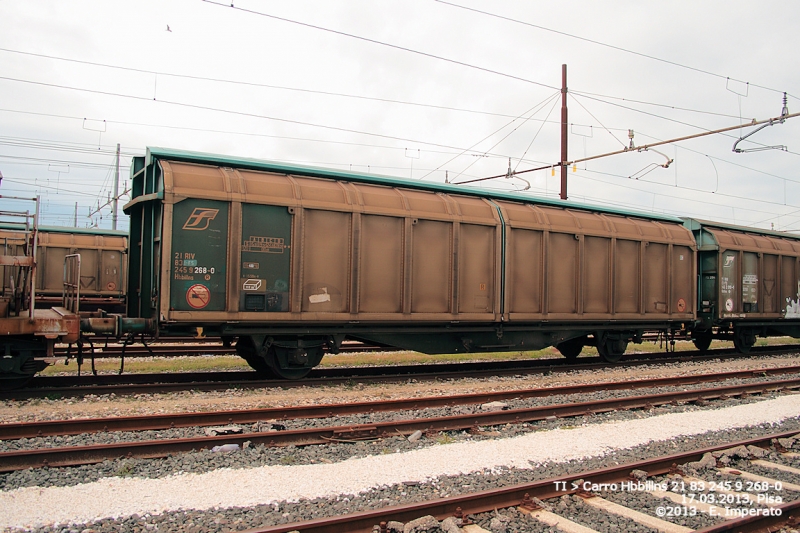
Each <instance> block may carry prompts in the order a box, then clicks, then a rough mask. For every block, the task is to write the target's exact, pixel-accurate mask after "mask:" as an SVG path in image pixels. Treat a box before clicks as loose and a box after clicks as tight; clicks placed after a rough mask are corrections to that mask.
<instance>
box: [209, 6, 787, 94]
mask: <svg viewBox="0 0 800 533" xmlns="http://www.w3.org/2000/svg"><path fill="white" fill-rule="evenodd" d="M204 1H207V0H204ZM436 2H439V3H440V4H444V5H448V6H451V7H456V8H459V9H463V10H465V11H472V12H474V13H480V14H481V15H486V16H488V17H493V18H497V19H500V20H505V21H508V22H513V23H515V24H522V25H523V26H529V27H531V28H536V29H538V30H543V31H548V32H551V33H556V34H558V35H563V36H565V37H570V38H572V39H578V40H580V41H585V42H588V43H592V44H596V45H599V46H604V47H606V48H611V49H613V50H617V51H620V52H626V53H628V54H633V55H636V56H639V57H644V58H647V59H652V60H654V61H660V62H661V63H666V64H668V65H672V66H675V67H680V68H684V69H688V70H692V71H694V72H699V73H701V74H706V75H709V76H714V77H715V78H721V79H724V80H732V81H736V82H739V83H748V84H749V85H750V86H751V87H758V88H759V89H764V90H766V91H772V92H776V93H781V94H783V93H784V91H781V90H778V89H773V88H771V87H765V86H763V85H757V84H755V83H749V82H745V81H741V80H737V79H736V78H731V77H730V76H723V75H722V74H717V73H715V72H711V71H709V70H704V69H701V68H697V67H692V66H689V65H684V64H681V63H677V62H675V61H670V60H668V59H662V58H660V57H656V56H651V55H648V54H643V53H641V52H636V51H634V50H629V49H627V48H623V47H621V46H615V45H613V44H608V43H604V42H601V41H596V40H594V39H589V38H587V37H581V36H579V35H573V34H571V33H566V32H563V31H559V30H554V29H552V28H547V27H545V26H540V25H538V24H532V23H530V22H525V21H522V20H518V19H514V18H511V17H506V16H503V15H498V14H497V13H491V12H489V11H483V10H480V9H475V8H472V7H467V6H463V5H460V4H455V3H453V2H447V1H446V0H436ZM793 98H797V97H793Z"/></svg>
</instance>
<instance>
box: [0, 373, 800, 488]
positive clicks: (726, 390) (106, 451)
mask: <svg viewBox="0 0 800 533" xmlns="http://www.w3.org/2000/svg"><path fill="white" fill-rule="evenodd" d="M798 388H800V378H796V379H789V380H780V381H774V382H768V383H756V384H746V385H731V386H725V387H715V388H711V389H699V390H694V391H679V392H668V393H660V394H648V395H643V396H634V397H627V398H614V399H610V400H596V401H591V402H581V403H568V404H559V405H549V406H540V407H532V408H523V409H511V410H508V411H488V412H483V413H472V414H466V415H457V416H445V417H436V418H418V419H411V420H395V421H389V422H378V423H374V424H358V425H351V426H335V427H325V428H309V429H299V430H290V431H275V432H266V433H263V432H262V433H247V434H237V435H218V436H213V437H194V438H184V439H172V440H158V441H140V442H125V443H115V444H96V445H90V446H74V447H65V448H40V449H35V450H21V451H13V452H3V453H0V472H12V471H15V470H22V469H25V468H37V467H43V466H76V465H83V464H93V463H97V462H101V461H103V460H105V459H110V458H119V457H125V456H127V457H141V458H156V457H165V456H167V455H169V454H172V453H177V452H189V451H192V450H201V449H206V448H211V447H213V446H217V445H221V444H239V445H243V444H244V443H245V442H250V443H251V444H264V445H266V446H288V445H290V444H291V445H297V446H307V445H311V444H327V443H330V442H351V441H355V440H371V439H379V438H384V437H390V436H396V435H409V434H411V433H413V432H415V431H423V432H435V431H457V430H465V429H470V428H474V427H479V426H495V425H503V424H521V423H525V422H533V421H537V420H544V419H547V418H552V417H557V418H563V417H573V416H584V415H593V414H599V413H604V412H609V411H615V410H620V409H641V408H652V407H654V406H658V405H665V404H671V403H676V402H692V401H706V400H713V399H720V398H726V397H730V396H739V395H744V394H760V393H763V392H777V391H781V390H785V389H798Z"/></svg>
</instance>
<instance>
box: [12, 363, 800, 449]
mask: <svg viewBox="0 0 800 533" xmlns="http://www.w3.org/2000/svg"><path fill="white" fill-rule="evenodd" d="M797 373H800V366H789V367H776V368H768V369H759V370H738V371H732V372H715V373H708V374H695V375H688V376H672V377H665V378H650V379H639V380H629V381H606V382H601V383H588V384H580V385H566V386H560V387H543V388H537V389H516V390H508V391H494V392H484V393H472V394H455V395H448V396H429V397H423V398H404V399H399V400H388V401H382V402H350V403H336V404H321V405H310V406H307V405H302V406H290V407H276V408H265V409H245V410H235V411H232V410H231V411H216V412H196V413H171V414H165V415H141V416H130V417H108V418H89V419H70V420H46V421H36V422H16V423H7V424H0V440H12V439H21V438H33V437H45V436H54V435H77V434H81V433H95V432H100V431H104V432H105V431H147V430H160V429H168V428H179V427H197V426H213V425H220V424H252V423H255V422H258V421H260V420H288V419H297V418H324V417H333V416H343V415H351V414H359V413H370V412H386V411H402V410H411V409H426V408H432V407H445V406H451V405H467V404H478V403H488V402H494V401H503V400H511V399H525V398H539V397H545V396H556V395H568V394H582V393H588V392H597V391H611V390H631V389H642V388H652V387H668V386H678V385H681V386H686V385H696V384H699V383H708V382H712V381H724V380H728V379H748V378H757V377H766V376H770V375H781V374H797Z"/></svg>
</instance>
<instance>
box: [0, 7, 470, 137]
mask: <svg viewBox="0 0 800 533" xmlns="http://www.w3.org/2000/svg"><path fill="white" fill-rule="evenodd" d="M204 1H205V0H204ZM0 80H7V81H14V82H18V83H26V84H31V85H38V86H43V87H54V88H59V89H66V90H72V91H79V92H87V93H91V94H100V95H104V96H114V97H118V98H126V99H130V100H138V101H141V102H158V103H161V104H167V105H173V106H178V107H184V108H188V109H201V110H204V111H214V112H219V113H226V114H231V115H236V116H243V117H251V118H259V119H264V120H273V121H276V122H284V123H288V124H295V125H300V126H308V127H313V128H322V129H328V130H332V131H338V132H344V133H353V134H357V135H366V136H371V137H378V138H382V139H391V140H394V141H403V142H413V143H418V144H425V145H428V146H436V147H439V148H448V149H451V150H460V148H458V147H455V146H451V145H446V144H441V143H435V142H431V141H420V140H416V139H410V138H406V137H397V136H393V135H385V134H381V133H374V132H368V131H361V130H355V129H349V128H342V127H338V126H329V125H326V124H318V123H314V122H307V121H303V120H293V119H288V118H282V117H273V116H269V115H262V114H259V113H250V112H247V111H235V110H232V109H223V108H218V107H212V106H203V105H199V104H190V103H187V102H178V101H174V100H153V99H152V98H150V97H148V96H137V95H131V94H124V93H116V92H113V91H101V90H99V89H88V88H85V87H72V86H69V85H61V84H57V83H46V82H41V81H33V80H23V79H19V78H11V77H8V76H0Z"/></svg>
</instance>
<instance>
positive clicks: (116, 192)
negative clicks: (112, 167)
mask: <svg viewBox="0 0 800 533" xmlns="http://www.w3.org/2000/svg"><path fill="white" fill-rule="evenodd" d="M116 171H117V177H116V179H115V180H114V203H113V204H111V229H117V204H118V203H119V143H117V165H116ZM76 225H77V224H76Z"/></svg>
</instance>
